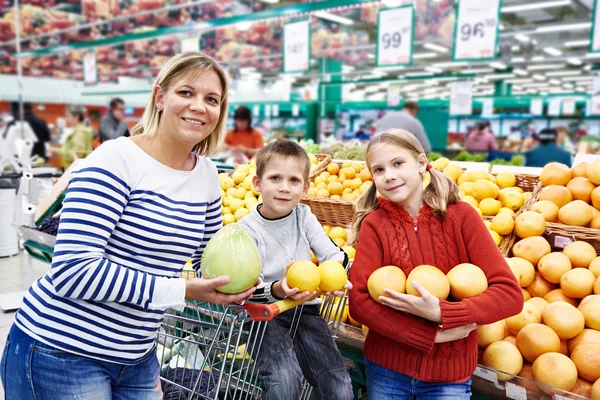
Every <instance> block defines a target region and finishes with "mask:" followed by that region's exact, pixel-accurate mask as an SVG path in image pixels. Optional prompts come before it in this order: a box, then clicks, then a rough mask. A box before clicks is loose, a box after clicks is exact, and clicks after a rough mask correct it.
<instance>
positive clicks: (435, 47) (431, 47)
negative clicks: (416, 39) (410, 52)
mask: <svg viewBox="0 0 600 400" xmlns="http://www.w3.org/2000/svg"><path fill="white" fill-rule="evenodd" d="M423 47H425V48H426V49H427V50H433V51H437V52H439V53H447V52H448V49H447V48H446V47H444V46H440V45H438V44H435V43H425V44H424V45H423Z"/></svg>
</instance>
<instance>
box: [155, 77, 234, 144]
mask: <svg viewBox="0 0 600 400" xmlns="http://www.w3.org/2000/svg"><path fill="white" fill-rule="evenodd" d="M154 91H155V98H156V106H157V107H158V109H159V110H162V115H161V119H160V126H159V131H160V132H162V133H164V134H166V135H168V136H170V138H172V139H173V140H175V141H176V142H179V143H181V144H183V145H185V146H189V147H194V146H195V145H196V144H198V143H200V142H201V141H203V140H204V139H206V138H207V137H208V136H209V135H210V134H211V133H213V132H214V130H215V127H216V125H217V122H218V121H219V116H220V115H221V98H222V97H223V95H224V94H223V87H222V86H221V80H220V79H219V75H217V73H216V72H214V71H208V72H205V73H204V74H202V75H200V76H197V77H195V78H194V79H192V80H188V81H184V80H180V81H177V82H173V84H172V85H171V87H169V88H168V89H167V90H166V91H163V90H162V89H160V87H158V86H157V87H155V88H154Z"/></svg>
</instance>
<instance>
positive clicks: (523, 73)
mask: <svg viewBox="0 0 600 400" xmlns="http://www.w3.org/2000/svg"><path fill="white" fill-rule="evenodd" d="M513 73H514V74H516V75H519V76H526V75H529V72H527V71H525V70H524V69H521V68H515V69H513Z"/></svg>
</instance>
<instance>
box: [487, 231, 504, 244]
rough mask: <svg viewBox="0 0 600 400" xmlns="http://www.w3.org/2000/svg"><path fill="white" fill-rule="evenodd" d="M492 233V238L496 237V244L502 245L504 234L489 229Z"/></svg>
mask: <svg viewBox="0 0 600 400" xmlns="http://www.w3.org/2000/svg"><path fill="white" fill-rule="evenodd" d="M489 232H490V235H492V239H494V243H496V246H500V243H502V236H500V235H498V232H496V231H489Z"/></svg>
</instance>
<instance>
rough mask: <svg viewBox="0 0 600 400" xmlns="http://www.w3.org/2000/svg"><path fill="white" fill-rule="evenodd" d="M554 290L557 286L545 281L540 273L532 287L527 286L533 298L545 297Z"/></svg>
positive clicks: (536, 274)
mask: <svg viewBox="0 0 600 400" xmlns="http://www.w3.org/2000/svg"><path fill="white" fill-rule="evenodd" d="M552 289H556V285H554V284H552V283H550V282H548V281H547V280H545V279H544V277H543V276H542V275H540V273H539V272H536V273H535V278H534V279H533V282H532V283H531V285H529V286H527V291H528V292H529V294H530V295H531V297H544V296H545V295H546V293H548V292H549V291H551V290H552Z"/></svg>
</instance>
